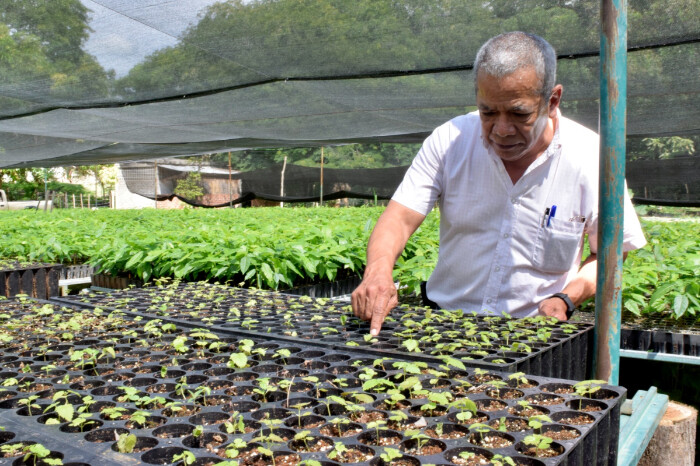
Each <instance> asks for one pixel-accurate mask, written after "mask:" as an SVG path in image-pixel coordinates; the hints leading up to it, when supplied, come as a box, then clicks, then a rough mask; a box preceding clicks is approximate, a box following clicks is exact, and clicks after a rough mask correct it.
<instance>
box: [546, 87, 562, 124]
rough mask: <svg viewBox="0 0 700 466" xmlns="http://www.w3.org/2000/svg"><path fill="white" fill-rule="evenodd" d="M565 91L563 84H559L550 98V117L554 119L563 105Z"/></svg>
mask: <svg viewBox="0 0 700 466" xmlns="http://www.w3.org/2000/svg"><path fill="white" fill-rule="evenodd" d="M563 91H564V87H563V86H562V85H561V84H557V85H556V86H554V89H552V93H551V94H550V96H549V117H550V118H554V117H556V116H557V109H558V108H559V104H560V103H561V94H562V92H563Z"/></svg>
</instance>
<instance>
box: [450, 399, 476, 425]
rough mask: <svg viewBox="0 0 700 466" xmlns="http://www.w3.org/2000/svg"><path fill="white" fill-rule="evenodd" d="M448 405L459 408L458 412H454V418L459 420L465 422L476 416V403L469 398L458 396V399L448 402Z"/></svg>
mask: <svg viewBox="0 0 700 466" xmlns="http://www.w3.org/2000/svg"><path fill="white" fill-rule="evenodd" d="M450 406H452V407H454V408H456V409H458V410H459V412H458V413H457V414H456V418H457V420H459V421H461V422H466V421H468V420H469V419H471V418H472V417H474V416H476V409H477V406H476V403H474V402H473V401H472V400H470V399H469V398H459V399H458V400H455V401H453V402H452V403H450Z"/></svg>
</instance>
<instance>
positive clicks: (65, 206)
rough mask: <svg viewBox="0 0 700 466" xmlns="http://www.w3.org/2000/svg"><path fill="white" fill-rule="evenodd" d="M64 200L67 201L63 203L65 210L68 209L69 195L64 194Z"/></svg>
mask: <svg viewBox="0 0 700 466" xmlns="http://www.w3.org/2000/svg"><path fill="white" fill-rule="evenodd" d="M63 200H64V201H65V202H64V203H63V208H64V209H66V208H68V193H63Z"/></svg>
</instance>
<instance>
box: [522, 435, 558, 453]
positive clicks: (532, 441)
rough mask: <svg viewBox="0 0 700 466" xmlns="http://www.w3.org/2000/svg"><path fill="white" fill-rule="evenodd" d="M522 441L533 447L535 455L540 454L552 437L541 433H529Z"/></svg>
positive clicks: (547, 446) (546, 447) (548, 445)
mask: <svg viewBox="0 0 700 466" xmlns="http://www.w3.org/2000/svg"><path fill="white" fill-rule="evenodd" d="M523 443H524V444H525V445H532V446H533V447H535V456H542V452H543V451H544V450H547V449H548V448H549V447H550V446H551V445H552V438H550V437H547V436H546V435H541V434H531V435H528V436H526V437H525V438H524V439H523Z"/></svg>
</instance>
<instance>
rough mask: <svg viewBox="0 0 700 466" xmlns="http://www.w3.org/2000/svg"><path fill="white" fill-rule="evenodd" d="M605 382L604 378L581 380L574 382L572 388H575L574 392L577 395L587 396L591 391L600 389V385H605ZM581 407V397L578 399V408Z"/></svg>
mask: <svg viewBox="0 0 700 466" xmlns="http://www.w3.org/2000/svg"><path fill="white" fill-rule="evenodd" d="M607 383H608V382H607V381H605V380H583V381H581V382H578V383H577V384H575V385H574V389H575V390H576V394H577V395H578V396H585V397H588V396H590V395H592V394H593V393H595V392H597V391H598V390H600V386H601V385H605V384H607ZM582 407H583V399H579V401H578V409H581V408H582Z"/></svg>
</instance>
